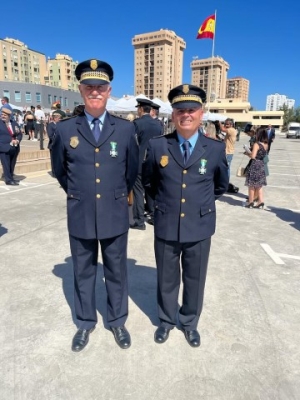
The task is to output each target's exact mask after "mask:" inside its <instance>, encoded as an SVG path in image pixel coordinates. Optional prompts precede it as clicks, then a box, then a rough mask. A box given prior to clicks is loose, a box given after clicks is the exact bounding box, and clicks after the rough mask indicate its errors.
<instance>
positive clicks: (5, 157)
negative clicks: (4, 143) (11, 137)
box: [0, 146, 20, 183]
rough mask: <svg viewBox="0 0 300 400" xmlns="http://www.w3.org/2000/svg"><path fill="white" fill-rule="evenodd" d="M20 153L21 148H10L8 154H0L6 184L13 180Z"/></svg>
mask: <svg viewBox="0 0 300 400" xmlns="http://www.w3.org/2000/svg"><path fill="white" fill-rule="evenodd" d="M19 151H20V149H19V147H15V146H10V149H9V151H8V152H7V153H0V159H1V164H2V168H3V175H4V179H5V182H6V183H7V182H9V181H12V180H13V173H14V168H15V165H16V161H17V156H18V154H19Z"/></svg>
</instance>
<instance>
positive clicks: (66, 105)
mask: <svg viewBox="0 0 300 400" xmlns="http://www.w3.org/2000/svg"><path fill="white" fill-rule="evenodd" d="M68 105H69V104H68V98H67V97H65V102H64V106H65V107H68Z"/></svg>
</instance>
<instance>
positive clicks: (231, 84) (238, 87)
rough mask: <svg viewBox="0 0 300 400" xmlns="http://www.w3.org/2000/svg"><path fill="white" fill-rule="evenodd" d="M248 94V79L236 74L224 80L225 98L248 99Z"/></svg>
mask: <svg viewBox="0 0 300 400" xmlns="http://www.w3.org/2000/svg"><path fill="white" fill-rule="evenodd" d="M248 96H249V81H248V79H245V78H242V77H240V76H237V77H235V78H229V79H227V81H226V98H227V99H241V100H242V101H248Z"/></svg>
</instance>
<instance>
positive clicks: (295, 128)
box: [286, 122, 300, 139]
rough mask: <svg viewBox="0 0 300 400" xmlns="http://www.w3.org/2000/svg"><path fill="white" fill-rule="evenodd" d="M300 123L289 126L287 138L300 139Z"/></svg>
mask: <svg viewBox="0 0 300 400" xmlns="http://www.w3.org/2000/svg"><path fill="white" fill-rule="evenodd" d="M299 132H300V122H290V123H289V124H288V129H287V132H286V138H287V139H289V138H291V137H294V138H296V139H300V133H299Z"/></svg>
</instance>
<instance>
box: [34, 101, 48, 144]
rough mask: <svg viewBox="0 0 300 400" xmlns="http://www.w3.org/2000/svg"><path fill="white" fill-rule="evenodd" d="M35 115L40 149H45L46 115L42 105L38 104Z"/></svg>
mask: <svg viewBox="0 0 300 400" xmlns="http://www.w3.org/2000/svg"><path fill="white" fill-rule="evenodd" d="M34 116H35V118H36V128H37V132H36V135H37V137H38V139H40V150H44V121H45V118H46V117H45V113H44V111H43V110H42V109H41V106H40V105H37V106H36V110H35V113H34ZM38 135H39V136H38Z"/></svg>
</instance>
